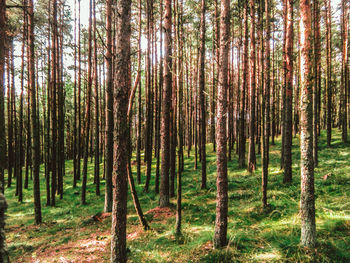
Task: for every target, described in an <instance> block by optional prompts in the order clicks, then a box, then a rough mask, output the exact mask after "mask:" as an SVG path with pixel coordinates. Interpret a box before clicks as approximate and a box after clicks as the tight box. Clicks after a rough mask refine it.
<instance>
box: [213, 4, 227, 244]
mask: <svg viewBox="0 0 350 263" xmlns="http://www.w3.org/2000/svg"><path fill="white" fill-rule="evenodd" d="M229 14H230V1H228V0H223V1H221V18H220V21H221V22H220V60H219V64H220V69H219V87H218V100H217V134H216V144H217V153H216V158H217V161H216V164H217V179H216V187H217V194H216V219H215V231H214V246H215V247H216V248H221V247H223V246H225V245H226V244H227V212H228V193H227V192H228V182H227V153H226V147H227V138H226V115H227V89H228V81H227V69H228V53H229V47H230V44H229V39H230V15H229Z"/></svg>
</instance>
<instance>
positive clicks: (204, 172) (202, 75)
mask: <svg viewBox="0 0 350 263" xmlns="http://www.w3.org/2000/svg"><path fill="white" fill-rule="evenodd" d="M205 9H206V6H205V0H201V25H200V47H199V55H200V62H199V66H200V69H199V76H198V78H199V104H200V109H201V115H200V117H201V120H200V125H201V129H200V130H201V149H200V150H201V163H202V184H201V189H205V188H207V161H206V151H205V144H206V119H205V116H206V110H205V72H204V68H205V67H204V65H205V64H204V63H205Z"/></svg>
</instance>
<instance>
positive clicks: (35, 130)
mask: <svg viewBox="0 0 350 263" xmlns="http://www.w3.org/2000/svg"><path fill="white" fill-rule="evenodd" d="M28 4H29V6H28V15H29V19H28V69H29V89H30V93H31V94H30V100H31V101H30V102H31V103H30V104H31V105H30V106H31V119H32V127H31V129H32V135H33V138H32V142H33V143H32V153H33V154H32V164H33V191H34V213H35V223H36V224H40V223H41V221H42V219H41V202H40V178H39V173H40V136H39V116H38V115H37V106H38V104H37V101H36V87H35V58H34V56H35V53H34V6H33V0H29V2H28Z"/></svg>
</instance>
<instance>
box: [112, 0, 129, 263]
mask: <svg viewBox="0 0 350 263" xmlns="http://www.w3.org/2000/svg"><path fill="white" fill-rule="evenodd" d="M117 12H118V14H119V15H118V16H117V27H116V43H117V45H116V57H115V68H116V71H115V75H114V78H115V80H114V85H113V87H114V88H113V89H114V127H115V129H114V146H113V147H114V157H113V160H114V165H113V211H112V243H111V262H115V263H117V262H118V263H121V262H126V258H127V256H126V214H127V206H126V204H127V193H128V186H127V184H128V181H127V180H128V177H127V176H128V174H127V166H128V158H129V157H128V156H129V154H128V152H129V149H128V147H129V140H128V138H129V124H128V118H127V113H128V101H129V92H130V83H131V80H130V74H131V72H130V36H131V24H130V20H131V0H120V1H118V4H117Z"/></svg>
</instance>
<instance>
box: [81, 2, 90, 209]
mask: <svg viewBox="0 0 350 263" xmlns="http://www.w3.org/2000/svg"><path fill="white" fill-rule="evenodd" d="M88 41H89V50H88V53H89V54H88V82H87V91H86V92H87V94H86V108H85V129H84V130H85V145H84V163H83V183H82V186H81V203H82V204H83V205H85V204H86V183H87V162H88V157H89V138H90V137H89V136H90V115H91V112H90V110H91V109H90V105H91V89H92V0H90V15H89V40H88Z"/></svg>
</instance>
